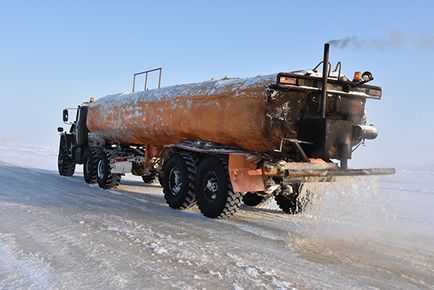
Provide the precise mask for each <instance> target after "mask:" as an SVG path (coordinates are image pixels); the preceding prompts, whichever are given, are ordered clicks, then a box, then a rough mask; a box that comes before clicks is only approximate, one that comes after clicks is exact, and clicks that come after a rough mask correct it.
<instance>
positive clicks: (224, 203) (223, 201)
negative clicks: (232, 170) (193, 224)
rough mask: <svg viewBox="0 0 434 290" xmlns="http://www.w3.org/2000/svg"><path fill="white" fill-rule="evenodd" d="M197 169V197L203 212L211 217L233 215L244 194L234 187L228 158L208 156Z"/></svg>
mask: <svg viewBox="0 0 434 290" xmlns="http://www.w3.org/2000/svg"><path fill="white" fill-rule="evenodd" d="M197 170H198V174H197V179H196V198H197V204H198V206H199V209H200V211H201V212H202V214H203V215H205V216H207V217H210V218H225V217H229V216H231V215H233V214H234V213H235V212H236V211H237V210H238V208H239V207H240V204H241V199H242V196H241V193H239V192H234V191H233V189H232V184H231V182H230V180H229V175H228V169H227V158H226V157H207V158H205V159H203V160H202V161H201V162H200V164H199V167H198V169H197Z"/></svg>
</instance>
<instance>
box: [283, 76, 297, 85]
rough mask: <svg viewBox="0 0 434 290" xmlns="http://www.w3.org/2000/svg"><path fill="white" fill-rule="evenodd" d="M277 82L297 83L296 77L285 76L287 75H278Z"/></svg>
mask: <svg viewBox="0 0 434 290" xmlns="http://www.w3.org/2000/svg"><path fill="white" fill-rule="evenodd" d="M279 84H282V85H296V84H297V78H292V77H287V76H280V78H279Z"/></svg>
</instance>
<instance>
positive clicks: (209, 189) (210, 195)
mask: <svg viewBox="0 0 434 290" xmlns="http://www.w3.org/2000/svg"><path fill="white" fill-rule="evenodd" d="M218 190H219V184H218V181H217V177H216V176H215V175H214V174H210V175H209V176H208V177H207V179H206V184H205V196H206V197H207V199H208V200H215V199H216V198H217V192H218Z"/></svg>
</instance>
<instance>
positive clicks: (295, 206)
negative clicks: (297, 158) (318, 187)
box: [274, 183, 310, 214]
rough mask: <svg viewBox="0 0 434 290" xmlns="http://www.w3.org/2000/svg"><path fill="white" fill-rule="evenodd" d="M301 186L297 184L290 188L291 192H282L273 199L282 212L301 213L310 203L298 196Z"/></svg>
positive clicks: (305, 198) (306, 198)
mask: <svg viewBox="0 0 434 290" xmlns="http://www.w3.org/2000/svg"><path fill="white" fill-rule="evenodd" d="M302 188H303V185H302V184H300V183H298V184H295V185H293V186H292V189H293V192H292V193H287V192H285V191H282V192H281V193H280V194H278V195H276V196H275V197H274V199H275V200H276V203H277V205H278V206H279V207H280V209H281V210H282V211H284V212H285V213H288V214H298V213H301V212H302V211H303V210H304V209H305V208H306V207H307V206H308V204H309V203H310V201H309V199H308V197H304V198H302V197H301V196H300V193H301V190H302Z"/></svg>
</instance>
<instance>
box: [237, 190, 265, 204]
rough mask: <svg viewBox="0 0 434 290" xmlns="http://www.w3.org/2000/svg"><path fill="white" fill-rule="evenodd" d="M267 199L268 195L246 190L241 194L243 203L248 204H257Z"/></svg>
mask: <svg viewBox="0 0 434 290" xmlns="http://www.w3.org/2000/svg"><path fill="white" fill-rule="evenodd" d="M267 200H269V197H268V196H266V195H262V194H257V193H255V192H246V193H245V194H244V195H243V203H244V204H245V205H248V206H258V205H260V204H262V203H265V202H266V201H267Z"/></svg>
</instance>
